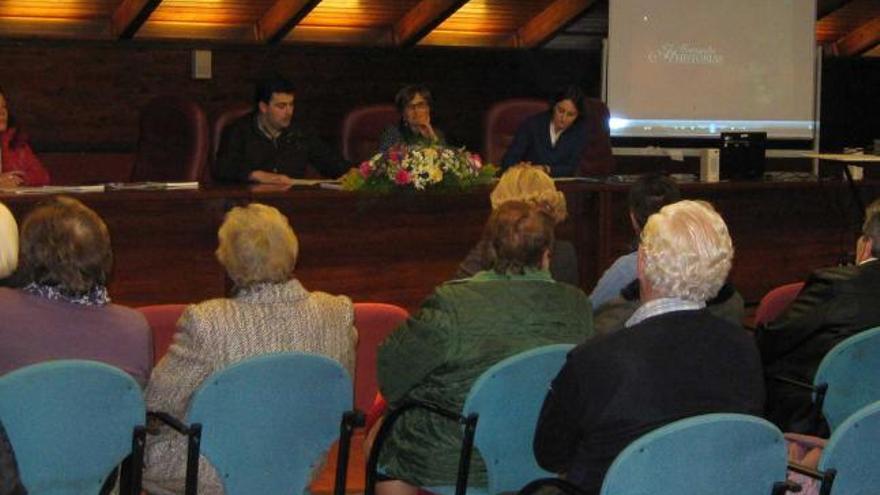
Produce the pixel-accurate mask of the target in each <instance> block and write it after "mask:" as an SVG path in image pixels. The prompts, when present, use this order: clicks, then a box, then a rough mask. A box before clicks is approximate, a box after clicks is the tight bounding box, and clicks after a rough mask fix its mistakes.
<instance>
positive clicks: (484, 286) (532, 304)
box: [377, 201, 593, 495]
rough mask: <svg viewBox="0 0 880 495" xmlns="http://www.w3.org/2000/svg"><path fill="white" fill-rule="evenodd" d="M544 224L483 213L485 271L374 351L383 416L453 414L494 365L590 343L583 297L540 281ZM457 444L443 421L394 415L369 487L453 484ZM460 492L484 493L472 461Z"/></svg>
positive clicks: (516, 206) (540, 215) (426, 307)
mask: <svg viewBox="0 0 880 495" xmlns="http://www.w3.org/2000/svg"><path fill="white" fill-rule="evenodd" d="M554 224H555V221H554V219H553V218H552V217H551V216H550V215H549V214H548V213H546V212H545V211H544V210H542V209H541V208H538V207H537V206H535V205H530V204H527V203H524V202H520V201H507V202H505V203H503V204H502V205H501V206H499V207H498V208H497V209H496V210H494V211H493V212H492V216H491V217H490V219H489V222H488V225H487V226H486V231H485V239H484V243H483V244H484V246H485V248H486V249H487V251H488V254H487V256H488V257H489V259H490V260H491V269H490V270H486V271H481V272H479V273H477V274H475V275H474V276H473V277H471V278H468V279H463V280H454V281H451V282H447V283H445V284H443V285H441V286H439V287H438V288H437V289H436V290H435V292H434V293H433V294H432V295H431V296H429V297H428V299H427V300H426V301H425V302H424V303H423V304H422V307H421V309H420V310H419V312H418V313H417V314H416V315H414V316H413V317H411V318H410V319H408V320H407V321H406V322H405V323H404V324H403V325H402V326H401V327H400V328H398V329H397V330H396V331H395V332H394V333H393V334H391V335H390V336H389V337H388V338H387V339H386V340H385V342H384V343H383V344H382V346H381V347H380V348H379V353H378V374H379V387H380V390H381V392H382V395H383V396H384V397H385V399H386V400H387V401H388V404H389V407H390V408H391V409H394V408H395V407H397V406H399V405H400V404H402V403H404V402H406V401H410V400H418V401H422V402H429V403H432V404H437V405H440V406H442V407H445V408H448V409H450V410H456V411H459V410H461V407H462V406H463V404H464V399H465V397H466V396H467V393H468V391H469V390H470V388H471V385H473V383H474V381H476V379H477V378H478V377H479V376H480V375H481V374H482V373H483V372H484V371H486V370H487V369H488V368H489V367H491V366H492V365H494V364H495V363H497V362H498V361H501V360H502V359H505V358H507V357H510V356H512V355H515V354H518V353H520V352H523V351H526V350H529V349H532V348H535V347H539V346H543V345H548V344H558V343H579V342H582V341H583V340H584V339H586V338H587V337H589V336H590V335H591V334H592V331H593V328H592V318H591V311H590V303H589V301H588V300H587V297H586V295H584V293H583V292H581V291H580V290H579V289H576V288H574V287H572V286H570V285H567V284H560V283H557V282H554V281H553V279H552V278H551V277H550V273H549V272H548V271H547V268H548V266H549V264H550V247H551V246H552V245H553V226H554ZM461 434H462V433H461V427H460V425H458V424H457V423H456V422H455V421H450V420H449V419H448V418H445V417H442V416H439V415H435V414H431V413H429V412H427V411H425V410H422V409H417V410H412V411H408V412H406V413H404V414H403V415H402V416H401V417H400V418H399V420H398V421H397V423H395V425H394V428H393V429H392V431H391V433H390V435H389V437H388V438H387V439H386V442H385V444H384V446H383V449H382V452H381V455H380V458H379V466H380V469H381V470H382V471H381V472H383V473H384V475H385V476H387V477H388V478H389V479H388V480H387V481H382V482H380V483H378V484H377V490H378V492H379V493H380V495H389V494H413V495H414V494H415V493H416V487H417V486H434V485H450V484H454V482H455V479H456V473H457V467H458V453H459V449H460V442H461ZM470 484H471V485H475V486H479V485H485V484H486V469H485V465H484V463H483V461H482V459H481V458H480V457H479V455H478V453H477V452H475V453H474V459H473V462H472V467H471V472H470Z"/></svg>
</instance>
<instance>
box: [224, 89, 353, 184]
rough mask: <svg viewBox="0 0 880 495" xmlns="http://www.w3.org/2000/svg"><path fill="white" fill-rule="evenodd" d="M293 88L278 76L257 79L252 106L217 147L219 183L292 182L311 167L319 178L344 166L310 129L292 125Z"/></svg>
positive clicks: (337, 173) (336, 174)
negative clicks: (252, 108) (250, 110)
mask: <svg viewBox="0 0 880 495" xmlns="http://www.w3.org/2000/svg"><path fill="white" fill-rule="evenodd" d="M295 96H296V88H295V87H294V85H293V84H292V83H291V82H290V81H288V80H286V79H283V78H280V77H273V78H270V79H266V80H264V81H262V82H260V83H259V84H258V85H257V88H256V91H255V93H254V104H255V108H254V111H253V112H252V113H249V114H247V115H245V116H243V117H241V118H240V119H238V120H236V121H235V122H233V123H232V124H230V125H229V126H228V127H227V128H226V129H225V130H224V131H223V136H222V139H221V141H220V148H219V149H218V151H217V170H216V173H217V178H218V179H219V180H220V181H223V182H256V183H260V184H291V183H292V179H293V178H301V177H303V176H305V173H306V167H307V166H309V165H311V166H313V167H314V168H316V169H317V170H318V172H320V173H321V175H323V176H324V177H329V178H336V177H339V176H340V175H342V174H343V173H344V172H345V171H346V170H348V168H349V165H348V164H346V163H345V161H344V160H343V159H342V157H341V156H339V154H338V153H337V152H336V151H334V150H333V149H332V148H330V147H329V146H327V145H326V144H325V143H324V142H322V141H321V140H320V139H319V138H318V137H317V136H316V135H315V134H314V133H313V132H312V131H311V130H309V129H307V128H305V127H304V126H302V125H301V124H299V123H292V122H291V121H292V119H293V110H294V99H295Z"/></svg>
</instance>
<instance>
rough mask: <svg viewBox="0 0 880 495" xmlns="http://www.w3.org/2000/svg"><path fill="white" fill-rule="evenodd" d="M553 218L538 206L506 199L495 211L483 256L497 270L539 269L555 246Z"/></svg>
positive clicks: (502, 271) (508, 272) (484, 236)
mask: <svg viewBox="0 0 880 495" xmlns="http://www.w3.org/2000/svg"><path fill="white" fill-rule="evenodd" d="M555 225H556V222H555V221H554V220H553V217H552V216H551V215H550V214H549V213H547V212H546V211H544V210H543V209H542V208H540V207H539V206H538V205H534V204H530V203H526V202H524V201H505V202H504V203H502V204H501V205H500V206H499V207H498V208H496V209H495V210H493V211H492V215H491V216H490V217H489V222H488V223H487V224H486V229H485V231H484V232H483V247H484V249H485V252H484V253H483V255H484V256H485V259H487V260H488V261H489V263H488V265H489V266H491V267H492V269H493V270H495V271H496V272H497V273H502V274H504V273H506V274H522V273H524V272H525V270H526V268H539V267H540V266H541V261H542V259H543V256H544V252H545V251H547V249H550V247H551V246H552V245H553V239H554V234H553V228H554V226H555Z"/></svg>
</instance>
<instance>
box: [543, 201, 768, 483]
mask: <svg viewBox="0 0 880 495" xmlns="http://www.w3.org/2000/svg"><path fill="white" fill-rule="evenodd" d="M638 253H639V254H638V257H639V259H638V277H639V283H640V284H641V294H642V305H641V306H640V307H639V309H638V310H637V311H636V312H635V313H634V314H633V315H632V316H631V317H630V319H629V320H628V321H627V322H626V328H624V329H623V330H620V331H618V332H615V333H612V334H610V335H606V336H600V337H596V338H594V339H591V340H589V341H587V342H585V343H583V344H581V345H579V346H578V347H576V348H575V349H574V350H572V351H571V352H570V353H569V355H568V359H567V361H566V363H565V365H564V366H563V368H562V370H561V371H560V372H559V374H558V375H557V377H556V378H555V379H554V380H553V384H552V385H551V388H550V392H549V393H548V394H547V398H546V400H545V402H544V407H543V409H542V410H541V415H540V418H539V420H538V426H537V429H536V432H535V439H534V448H535V457H536V459H537V460H538V463H539V464H540V465H541V466H542V467H543V468H544V469H547V470H549V471H553V472H556V473H564V476H565V477H566V478H567V479H568V480H569V481H571V482H573V483H575V484H577V485H578V486H580V487H581V488H583V489H584V490H585V491H586V492H587V493H591V494H596V493H599V490H600V487H601V485H602V480H603V478H604V476H605V472H606V471H607V470H608V468H609V466H610V465H611V463H612V461H613V460H614V458H615V457H616V456H617V455H618V454H619V453H620V452H621V451H622V450H623V449H624V448H625V447H626V446H627V445H628V444H629V443H630V442H632V441H633V440H635V439H637V438H639V437H640V436H642V435H643V434H645V433H648V432H649V431H651V430H653V429H655V428H658V427H660V426H663V425H665V424H667V423H670V422H672V421H676V420H678V419H682V418H685V417H688V416H694V415H699V414H707V413H715V412H731V413H746V414H758V413H760V411H761V410H762V408H763V402H764V386H763V385H764V381H763V374H762V370H761V359H760V355H759V353H758V349H757V347H756V346H755V343H754V341H753V339H752V338H751V336H749V334H748V333H747V332H746V331H745V330H744V329H743V328H742V327H741V326H738V325H733V324H731V323H729V322H727V321H724V320H721V319H719V318H717V317H716V316H714V315H712V313H710V312H709V311H707V310H706V309H705V301H706V300H707V299H708V298H710V297H712V295H713V294H716V293H717V292H718V289H719V288H720V287H721V285H722V284H723V283H724V280H725V278H726V277H727V273H728V272H729V271H730V266H731V261H732V258H733V245H732V243H731V240H730V235H729V234H728V232H727V226H726V225H725V224H724V221H723V220H722V219H721V216H719V215H718V213H716V212H715V210H714V209H713V208H712V207H711V206H710V205H709V204H708V203H703V202H695V201H681V202H678V203H675V204H671V205H667V206H665V207H664V208H663V209H661V210H660V212H659V213H656V214H654V215H652V216H651V217H650V219H648V222H647V224H646V225H645V227H644V230H643V231H642V234H641V244H640V246H639V251H638Z"/></svg>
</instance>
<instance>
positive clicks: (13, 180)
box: [0, 170, 24, 188]
mask: <svg viewBox="0 0 880 495" xmlns="http://www.w3.org/2000/svg"><path fill="white" fill-rule="evenodd" d="M22 184H24V174H23V173H21V172H19V171H18V170H13V171H12V172H4V173H2V174H0V187H2V188H12V187H18V186H20V185H22Z"/></svg>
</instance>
